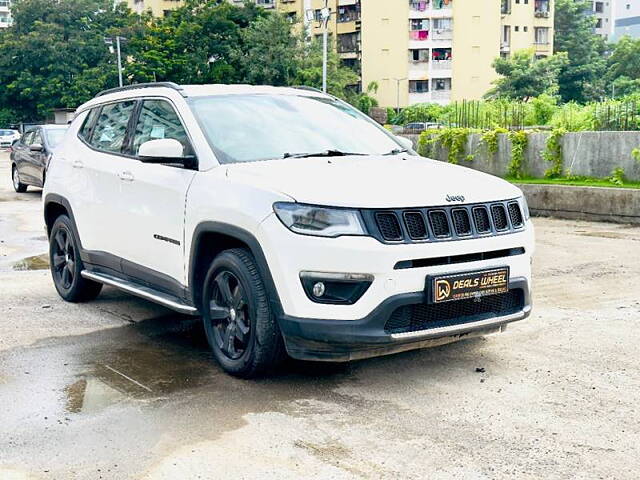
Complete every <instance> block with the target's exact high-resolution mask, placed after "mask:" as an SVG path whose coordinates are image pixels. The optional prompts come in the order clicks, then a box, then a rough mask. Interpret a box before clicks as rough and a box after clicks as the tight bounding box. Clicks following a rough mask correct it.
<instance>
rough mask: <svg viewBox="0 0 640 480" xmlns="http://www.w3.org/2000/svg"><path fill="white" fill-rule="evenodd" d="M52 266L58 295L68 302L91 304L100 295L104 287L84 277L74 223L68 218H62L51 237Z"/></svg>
mask: <svg viewBox="0 0 640 480" xmlns="http://www.w3.org/2000/svg"><path fill="white" fill-rule="evenodd" d="M49 264H50V265H51V276H52V277H53V284H54V285H55V287H56V290H57V291H58V294H59V295H60V296H61V297H62V298H63V299H64V300H66V301H67V302H73V303H78V302H87V301H89V300H93V299H94V298H96V297H97V296H98V295H99V294H100V290H102V284H101V283H97V282H93V281H91V280H87V279H86V278H83V277H82V275H81V273H80V272H82V270H84V265H83V264H82V260H81V259H80V248H79V246H78V241H77V239H76V236H75V234H74V231H73V224H72V223H71V220H70V219H69V217H67V216H66V215H60V216H59V217H58V218H57V219H56V221H55V222H54V224H53V228H52V229H51V235H50V236H49Z"/></svg>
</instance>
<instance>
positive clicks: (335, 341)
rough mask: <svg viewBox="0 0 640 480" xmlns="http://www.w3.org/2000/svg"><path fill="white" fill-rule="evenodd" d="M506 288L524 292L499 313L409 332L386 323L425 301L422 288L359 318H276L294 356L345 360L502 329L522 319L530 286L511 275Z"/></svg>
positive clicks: (528, 305)
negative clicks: (393, 330)
mask: <svg viewBox="0 0 640 480" xmlns="http://www.w3.org/2000/svg"><path fill="white" fill-rule="evenodd" d="M509 288H510V289H511V290H516V289H520V290H522V292H523V295H524V297H523V305H522V308H521V309H519V310H518V311H515V312H509V313H508V314H507V315H504V316H495V315H490V314H486V315H479V316H477V317H473V318H466V319H461V321H460V322H455V321H453V322H450V324H449V325H447V326H440V327H436V328H427V329H424V330H420V331H414V332H410V333H398V334H390V333H387V331H385V325H386V323H387V321H388V320H389V318H390V317H391V315H392V314H393V312H394V311H395V310H396V309H398V308H401V307H403V306H406V305H419V304H422V303H424V302H425V295H424V293H406V294H400V295H395V296H393V297H390V298H388V299H387V300H385V301H384V302H382V303H381V304H380V305H379V306H378V307H377V308H376V309H375V310H373V312H371V313H370V314H369V315H367V316H366V317H365V318H362V319H360V320H320V319H310V318H296V317H291V316H288V315H286V314H283V315H282V316H281V317H280V319H279V321H280V328H281V330H282V333H283V336H284V339H285V345H286V348H287V352H288V353H289V355H290V356H292V357H293V358H296V359H299V360H315V361H330V362H346V361H350V360H358V359H363V358H369V357H376V356H381V355H389V354H392V353H397V352H401V351H406V350H414V349H418V348H424V347H430V346H437V345H443V344H446V343H450V342H454V341H457V340H462V339H464V338H471V337H474V336H480V335H487V334H490V333H496V332H498V331H501V330H502V329H503V328H504V326H505V325H506V324H508V323H511V322H515V321H518V320H523V319H525V318H527V317H528V316H529V314H530V312H531V293H530V286H529V283H528V281H527V279H526V278H522V277H520V278H512V279H511V281H510V282H509Z"/></svg>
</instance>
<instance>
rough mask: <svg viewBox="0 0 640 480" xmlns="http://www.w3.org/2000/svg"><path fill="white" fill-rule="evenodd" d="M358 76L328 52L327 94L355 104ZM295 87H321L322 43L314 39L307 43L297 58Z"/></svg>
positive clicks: (331, 51)
mask: <svg viewBox="0 0 640 480" xmlns="http://www.w3.org/2000/svg"><path fill="white" fill-rule="evenodd" d="M358 80H359V78H358V75H357V74H356V73H355V72H354V71H353V70H352V69H350V68H349V67H345V66H344V65H342V63H341V62H340V58H339V57H338V54H337V53H336V52H335V51H333V50H331V49H330V50H329V55H328V62H327V91H328V93H330V94H332V95H335V96H336V97H340V98H342V99H345V100H348V101H350V102H351V103H353V104H355V103H356V102H357V98H356V97H357V93H356V88H355V86H356V85H357V83H358ZM294 83H295V84H296V85H307V86H309V87H315V88H321V87H322V42H321V41H319V40H317V39H314V40H313V41H311V42H307V43H306V44H305V47H304V48H303V49H302V53H301V55H300V58H299V65H298V72H297V76H296V79H295V80H294Z"/></svg>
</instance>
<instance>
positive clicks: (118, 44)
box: [104, 36, 127, 87]
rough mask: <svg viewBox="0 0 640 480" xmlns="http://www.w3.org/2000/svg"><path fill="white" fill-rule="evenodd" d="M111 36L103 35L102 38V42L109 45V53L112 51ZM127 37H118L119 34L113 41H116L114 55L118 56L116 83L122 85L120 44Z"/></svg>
mask: <svg viewBox="0 0 640 480" xmlns="http://www.w3.org/2000/svg"><path fill="white" fill-rule="evenodd" d="M113 40H114V39H113V38H110V37H105V39H104V43H105V44H107V45H109V51H110V52H111V53H113ZM126 40H127V39H126V38H124V37H120V36H116V37H115V41H116V55H117V57H118V84H119V85H120V86H121V87H122V86H123V82H122V52H121V50H120V44H121V42H125V41H126Z"/></svg>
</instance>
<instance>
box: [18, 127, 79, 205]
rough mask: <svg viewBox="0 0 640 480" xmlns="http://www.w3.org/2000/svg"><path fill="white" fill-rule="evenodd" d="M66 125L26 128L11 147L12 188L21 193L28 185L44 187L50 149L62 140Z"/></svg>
mask: <svg viewBox="0 0 640 480" xmlns="http://www.w3.org/2000/svg"><path fill="white" fill-rule="evenodd" d="M67 128H68V127H67V125H41V126H38V127H31V128H30V129H28V130H27V131H26V132H25V133H24V135H22V138H21V139H20V140H18V141H17V142H15V143H14V144H13V145H12V147H11V157H10V159H11V176H12V179H13V188H15V190H16V192H18V193H22V192H25V191H26V190H27V187H28V186H29V185H33V186H34V187H44V182H45V178H46V176H47V166H48V164H49V159H50V158H51V151H52V150H53V149H54V148H55V147H56V146H57V145H58V144H59V143H60V141H62V138H63V137H64V135H65V133H66V131H67Z"/></svg>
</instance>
